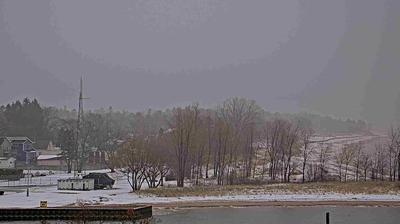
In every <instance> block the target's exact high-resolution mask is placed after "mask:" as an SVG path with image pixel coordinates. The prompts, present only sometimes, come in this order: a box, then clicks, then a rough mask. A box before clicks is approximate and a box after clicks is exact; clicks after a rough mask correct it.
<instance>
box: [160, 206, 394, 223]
mask: <svg viewBox="0 0 400 224" xmlns="http://www.w3.org/2000/svg"><path fill="white" fill-rule="evenodd" d="M327 211H329V212H330V213H331V217H330V219H331V224H345V223H346V224H348V223H350V224H377V223H378V224H399V223H400V208H370V207H368V208H367V207H300V208H299V207H293V208H284V207H256V208H255V207H251V208H209V209H188V210H181V211H178V212H176V213H170V214H166V215H159V216H155V218H156V220H158V221H159V222H158V223H162V224H172V223H193V224H197V223H204V224H214V223H215V224H217V223H218V224H224V223H227V224H228V223H229V224H236V223H237V224H260V223H263V224H323V223H325V212H327Z"/></svg>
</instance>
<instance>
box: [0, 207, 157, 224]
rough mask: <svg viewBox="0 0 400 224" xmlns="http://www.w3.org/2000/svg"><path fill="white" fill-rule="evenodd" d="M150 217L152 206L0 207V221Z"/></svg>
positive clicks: (103, 219)
mask: <svg viewBox="0 0 400 224" xmlns="http://www.w3.org/2000/svg"><path fill="white" fill-rule="evenodd" d="M151 217H152V207H151V206H143V207H116V208H99V207H92V208H90V207H87V208H79V207H76V208H75V207H74V208H6V209H0V221H33V220H87V221H100V220H102V221H126V220H141V219H147V218H151Z"/></svg>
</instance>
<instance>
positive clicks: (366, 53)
mask: <svg viewBox="0 0 400 224" xmlns="http://www.w3.org/2000/svg"><path fill="white" fill-rule="evenodd" d="M361 5H362V7H360V6H361ZM399 9H400V4H399V2H398V1H395V0H384V1H373V0H367V1H360V0H359V1H347V0H339V1H334V2H311V1H300V0H299V1H290V2H286V1H275V0H274V1H249V2H246V3H244V2H241V1H218V2H215V1H211V0H203V1H194V0H193V1H182V0H173V1H165V2H162V3H161V2H158V1H151V0H150V1H118V2H113V3H110V2H107V1H96V3H94V1H85V2H80V1H64V2H54V1H40V2H18V1H7V0H3V1H1V2H0V37H1V39H0V48H1V49H2V50H1V52H0V57H1V58H0V59H1V60H0V66H1V68H2V69H1V72H0V104H6V103H10V102H12V101H15V100H17V99H20V100H21V99H23V98H24V97H30V98H33V97H35V98H37V99H38V100H39V101H40V102H41V103H42V104H43V105H45V106H55V107H58V108H62V107H64V105H65V106H67V107H68V108H76V107H77V98H78V87H79V78H80V77H81V76H83V77H84V81H85V89H84V91H85V95H86V96H87V97H89V98H90V99H89V100H87V101H85V108H87V109H92V110H93V109H98V108H108V107H109V106H112V107H113V108H115V109H119V110H122V109H124V110H128V111H133V112H135V111H144V110H147V109H149V108H151V109H166V108H171V107H173V106H184V105H188V104H191V103H194V102H198V103H199V104H200V105H202V106H204V107H213V106H215V105H217V104H218V103H221V102H222V101H224V100H225V99H227V98H230V97H244V98H247V99H253V100H255V101H256V102H257V103H258V104H259V105H260V106H261V107H263V108H264V109H265V110H267V111H271V112H284V113H297V112H311V113H316V114H322V115H329V116H334V117H338V118H351V119H362V120H367V121H368V122H370V123H373V124H380V125H386V126H387V125H389V124H391V123H392V122H394V121H395V120H396V119H398V118H397V117H398V114H400V90H399V88H398V84H399V83H400V75H398V71H399V70H400V68H399V63H398V61H399V59H400V50H399V47H398V46H399V45H398V44H397V42H398V39H399V37H400V30H399V27H398V26H397V24H398V23H399V22H400V16H399V15H398V13H397V12H398V11H399Z"/></svg>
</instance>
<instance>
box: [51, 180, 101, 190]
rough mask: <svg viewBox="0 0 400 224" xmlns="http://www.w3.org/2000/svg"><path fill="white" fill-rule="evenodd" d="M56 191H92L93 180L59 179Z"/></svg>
mask: <svg viewBox="0 0 400 224" xmlns="http://www.w3.org/2000/svg"><path fill="white" fill-rule="evenodd" d="M57 189H58V190H73V191H90V190H94V179H82V178H68V179H59V180H58V182H57Z"/></svg>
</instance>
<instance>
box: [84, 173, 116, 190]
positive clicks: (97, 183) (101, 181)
mask: <svg viewBox="0 0 400 224" xmlns="http://www.w3.org/2000/svg"><path fill="white" fill-rule="evenodd" d="M83 179H94V189H96V190H98V189H104V188H112V186H113V185H114V183H115V180H114V179H112V178H111V177H109V176H108V175H107V174H106V173H89V174H88V175H86V176H84V177H83Z"/></svg>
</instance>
